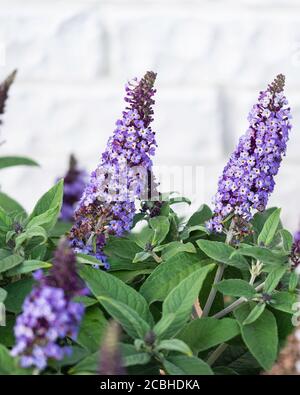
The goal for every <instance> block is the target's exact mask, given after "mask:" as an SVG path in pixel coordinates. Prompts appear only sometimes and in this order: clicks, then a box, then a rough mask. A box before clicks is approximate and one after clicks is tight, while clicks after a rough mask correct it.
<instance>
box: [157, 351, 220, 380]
mask: <svg viewBox="0 0 300 395" xmlns="http://www.w3.org/2000/svg"><path fill="white" fill-rule="evenodd" d="M164 368H165V369H166V371H167V373H168V374H171V375H212V374H213V371H212V370H211V368H210V367H209V365H207V363H205V362H204V361H202V360H201V359H199V358H197V357H186V356H184V355H177V356H174V357H168V359H167V360H165V361H164Z"/></svg>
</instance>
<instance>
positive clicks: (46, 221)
mask: <svg viewBox="0 0 300 395" xmlns="http://www.w3.org/2000/svg"><path fill="white" fill-rule="evenodd" d="M60 209H61V205H60V204H58V205H56V206H55V207H52V208H50V209H49V210H47V211H44V212H43V213H42V214H40V215H36V216H35V217H33V218H32V219H31V220H30V221H29V222H28V224H27V226H26V232H34V231H33V230H32V229H38V228H41V227H42V228H44V229H45V230H46V231H48V232H49V231H50V230H51V229H52V228H53V226H54V225H55V223H56V221H57V218H58V215H59V213H60ZM35 232H37V230H35Z"/></svg>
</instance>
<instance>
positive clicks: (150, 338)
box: [144, 331, 156, 346]
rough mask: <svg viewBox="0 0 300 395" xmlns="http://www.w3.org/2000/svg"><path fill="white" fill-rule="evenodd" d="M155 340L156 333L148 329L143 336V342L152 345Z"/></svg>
mask: <svg viewBox="0 0 300 395" xmlns="http://www.w3.org/2000/svg"><path fill="white" fill-rule="evenodd" d="M155 340H156V335H155V333H154V332H153V331H149V332H147V333H146V335H145V337H144V342H145V343H146V345H147V346H153V345H154V343H155Z"/></svg>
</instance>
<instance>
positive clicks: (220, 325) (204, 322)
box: [177, 317, 240, 353]
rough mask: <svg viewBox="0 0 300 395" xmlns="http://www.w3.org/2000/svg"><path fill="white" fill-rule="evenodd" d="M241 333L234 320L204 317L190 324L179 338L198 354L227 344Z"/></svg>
mask: <svg viewBox="0 0 300 395" xmlns="http://www.w3.org/2000/svg"><path fill="white" fill-rule="evenodd" d="M239 333H240V327H239V325H238V323H237V322H236V320H234V319H232V318H223V319H221V320H218V319H216V318H212V317H203V318H199V319H196V320H193V321H191V322H189V323H188V324H187V325H186V326H185V327H184V328H183V330H182V331H181V332H180V333H179V334H178V335H177V337H178V338H179V339H181V340H183V341H184V342H185V343H186V344H188V345H189V346H190V347H191V349H192V350H193V352H194V353H198V352H200V351H204V350H208V349H209V348H212V347H215V346H217V345H218V344H221V343H225V342H227V341H228V340H230V339H232V338H234V337H236V336H237V335H239Z"/></svg>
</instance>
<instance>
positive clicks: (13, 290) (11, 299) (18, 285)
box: [4, 278, 34, 314]
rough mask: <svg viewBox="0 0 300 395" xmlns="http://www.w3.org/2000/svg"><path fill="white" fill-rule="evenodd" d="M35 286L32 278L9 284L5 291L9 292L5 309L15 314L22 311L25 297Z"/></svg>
mask: <svg viewBox="0 0 300 395" xmlns="http://www.w3.org/2000/svg"><path fill="white" fill-rule="evenodd" d="M33 284H34V280H33V279H32V278H25V279H22V280H19V281H16V282H14V283H11V284H8V285H7V286H6V287H5V288H4V289H5V290H6V292H7V297H6V299H5V308H6V310H7V311H10V312H12V313H15V314H19V313H20V312H21V311H22V305H23V302H24V299H25V297H26V296H27V295H28V294H29V293H30V291H31V289H32V287H33Z"/></svg>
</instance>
